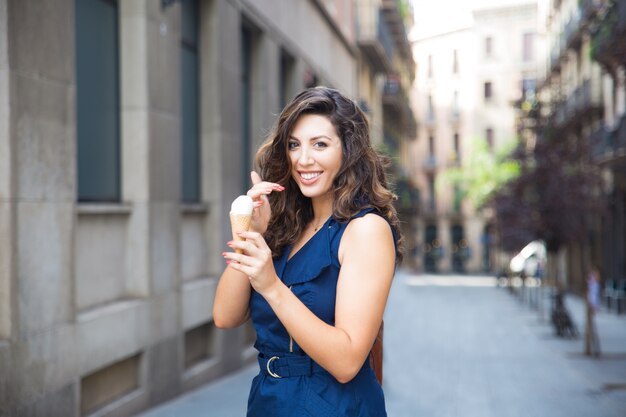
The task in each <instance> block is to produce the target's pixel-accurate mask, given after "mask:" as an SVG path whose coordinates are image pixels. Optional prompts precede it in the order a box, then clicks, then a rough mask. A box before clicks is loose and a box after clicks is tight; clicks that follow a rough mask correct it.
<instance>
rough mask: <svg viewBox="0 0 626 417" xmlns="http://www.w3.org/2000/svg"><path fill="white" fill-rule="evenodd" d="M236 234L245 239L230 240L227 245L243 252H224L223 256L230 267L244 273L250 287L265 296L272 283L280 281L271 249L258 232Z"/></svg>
mask: <svg viewBox="0 0 626 417" xmlns="http://www.w3.org/2000/svg"><path fill="white" fill-rule="evenodd" d="M238 234H239V236H241V237H243V238H245V239H246V240H245V241H230V242H228V246H229V247H231V248H233V249H241V250H242V251H243V254H239V253H235V252H225V253H224V258H226V260H227V261H228V264H229V266H230V267H231V268H233V269H235V270H237V271H240V272H243V273H244V274H246V275H247V276H248V279H249V280H250V284H251V285H252V288H254V289H255V291H256V292H258V293H259V294H261V295H263V296H265V294H266V293H267V292H268V291H270V290H271V289H272V287H273V285H274V284H277V283H279V282H280V280H279V279H278V276H277V275H276V270H275V269H274V263H273V262H272V251H271V250H270V248H269V247H268V246H267V243H265V239H263V236H261V234H260V233H258V232H239V233H238Z"/></svg>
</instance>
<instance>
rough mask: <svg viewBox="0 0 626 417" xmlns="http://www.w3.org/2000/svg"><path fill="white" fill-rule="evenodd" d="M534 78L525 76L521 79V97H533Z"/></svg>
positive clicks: (530, 98) (526, 98)
mask: <svg viewBox="0 0 626 417" xmlns="http://www.w3.org/2000/svg"><path fill="white" fill-rule="evenodd" d="M535 87H536V80H535V79H534V78H526V79H523V80H522V99H524V100H532V99H533V98H534V97H535Z"/></svg>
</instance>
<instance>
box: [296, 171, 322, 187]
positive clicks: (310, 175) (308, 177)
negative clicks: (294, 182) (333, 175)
mask: <svg viewBox="0 0 626 417" xmlns="http://www.w3.org/2000/svg"><path fill="white" fill-rule="evenodd" d="M298 174H299V175H300V180H301V181H302V183H303V184H305V185H309V184H312V183H314V182H315V181H316V180H317V179H318V178H319V177H320V175H322V171H308V172H303V171H298Z"/></svg>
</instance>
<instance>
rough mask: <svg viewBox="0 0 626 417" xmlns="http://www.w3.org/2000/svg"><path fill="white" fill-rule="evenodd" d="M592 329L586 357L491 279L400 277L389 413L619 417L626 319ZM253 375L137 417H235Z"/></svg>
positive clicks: (388, 344) (388, 353) (578, 310)
mask: <svg viewBox="0 0 626 417" xmlns="http://www.w3.org/2000/svg"><path fill="white" fill-rule="evenodd" d="M544 302H545V305H546V306H548V303H549V299H548V298H547V297H545V298H544ZM567 306H568V308H569V310H570V312H571V314H572V315H573V318H574V320H575V322H576V323H577V325H578V329H579V330H580V331H581V333H582V331H583V330H584V327H583V323H584V321H583V318H584V316H583V314H584V305H583V303H582V301H581V300H580V299H577V298H574V297H568V298H567ZM546 308H547V307H546ZM547 316H548V313H546V317H547ZM598 328H599V332H600V339H601V343H602V350H603V353H604V355H603V357H602V358H600V359H591V358H587V357H585V356H583V355H582V351H583V341H582V338H578V339H574V340H572V339H559V338H556V337H555V336H554V335H553V332H552V329H551V327H550V325H549V322H548V321H547V319H546V320H544V321H540V320H539V314H538V312H537V310H535V309H533V308H531V307H530V306H529V305H528V304H527V303H524V302H522V301H520V299H519V298H518V297H516V296H514V295H512V294H510V293H509V292H508V290H507V289H504V288H497V287H496V286H495V280H494V279H493V278H489V277H469V276H457V277H455V276H429V275H409V274H405V273H400V274H398V276H397V277H396V280H395V282H394V286H393V288H392V294H391V297H390V301H389V304H388V307H387V311H386V316H385V382H384V389H385V394H386V398H387V410H388V414H389V416H390V417H419V416H428V417H474V416H475V417H491V416H493V417H561V416H562V417H624V416H626V389H625V388H626V317H625V316H621V317H618V316H616V315H615V314H614V313H605V312H602V313H600V314H599V316H598ZM255 373H256V366H252V367H249V368H246V369H244V370H242V371H240V372H238V373H236V374H233V375H231V376H229V377H227V378H224V379H222V380H220V381H218V382H216V383H213V384H210V385H207V386H206V387H203V388H201V389H199V390H196V391H194V392H192V393H189V394H186V395H184V396H182V397H180V398H179V399H176V400H174V401H172V402H170V403H167V404H165V405H163V406H160V407H158V408H155V409H153V410H150V411H149V412H147V413H144V414H142V415H141V416H142V417H200V416H203V417H207V416H209V417H213V416H214V417H231V416H232V417H240V416H244V415H245V403H246V398H247V393H248V388H249V384H250V380H251V378H252V376H253V375H254V374H255Z"/></svg>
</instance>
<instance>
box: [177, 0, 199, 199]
mask: <svg viewBox="0 0 626 417" xmlns="http://www.w3.org/2000/svg"><path fill="white" fill-rule="evenodd" d="M181 6H182V41H181V125H182V150H181V155H182V160H181V166H182V175H181V181H182V183H181V194H182V199H183V201H186V202H197V201H200V178H201V175H200V166H201V165H200V139H199V136H200V134H199V130H200V128H199V124H200V123H199V120H200V118H199V105H198V100H199V88H200V83H199V80H198V74H199V72H200V71H199V66H198V3H197V1H196V0H183V1H182V3H181Z"/></svg>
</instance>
